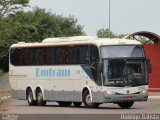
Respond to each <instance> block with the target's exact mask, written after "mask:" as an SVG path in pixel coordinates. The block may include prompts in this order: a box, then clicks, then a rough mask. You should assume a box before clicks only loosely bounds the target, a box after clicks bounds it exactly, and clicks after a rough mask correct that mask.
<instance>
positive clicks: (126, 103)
mask: <svg viewBox="0 0 160 120" xmlns="http://www.w3.org/2000/svg"><path fill="white" fill-rule="evenodd" d="M117 104H118V106H119V107H121V108H123V109H128V108H130V107H132V105H133V104H134V102H120V103H117Z"/></svg>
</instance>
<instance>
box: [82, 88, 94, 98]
mask: <svg viewBox="0 0 160 120" xmlns="http://www.w3.org/2000/svg"><path fill="white" fill-rule="evenodd" d="M85 91H88V92H89V94H90V96H91V101H92V92H91V89H90V88H89V87H88V86H86V87H84V88H83V90H82V101H83V94H84V92H85Z"/></svg>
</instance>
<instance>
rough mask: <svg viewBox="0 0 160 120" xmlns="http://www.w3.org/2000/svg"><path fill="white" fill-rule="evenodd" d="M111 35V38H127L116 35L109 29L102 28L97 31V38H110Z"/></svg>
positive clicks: (122, 35)
mask: <svg viewBox="0 0 160 120" xmlns="http://www.w3.org/2000/svg"><path fill="white" fill-rule="evenodd" d="M109 33H110V38H122V37H124V36H125V35H124V34H121V35H117V34H114V33H113V32H112V31H109V29H104V28H102V29H100V30H98V31H97V37H99V38H109Z"/></svg>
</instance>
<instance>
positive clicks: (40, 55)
mask: <svg viewBox="0 0 160 120" xmlns="http://www.w3.org/2000/svg"><path fill="white" fill-rule="evenodd" d="M38 58H39V64H40V65H43V64H44V48H39V57H38Z"/></svg>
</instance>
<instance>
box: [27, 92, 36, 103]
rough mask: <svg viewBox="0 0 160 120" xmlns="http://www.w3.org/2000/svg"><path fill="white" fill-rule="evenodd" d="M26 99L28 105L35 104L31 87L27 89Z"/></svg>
mask: <svg viewBox="0 0 160 120" xmlns="http://www.w3.org/2000/svg"><path fill="white" fill-rule="evenodd" d="M27 101H28V105H30V106H34V105H36V104H37V103H36V101H35V100H34V99H33V93H32V90H31V89H28V90H27Z"/></svg>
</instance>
